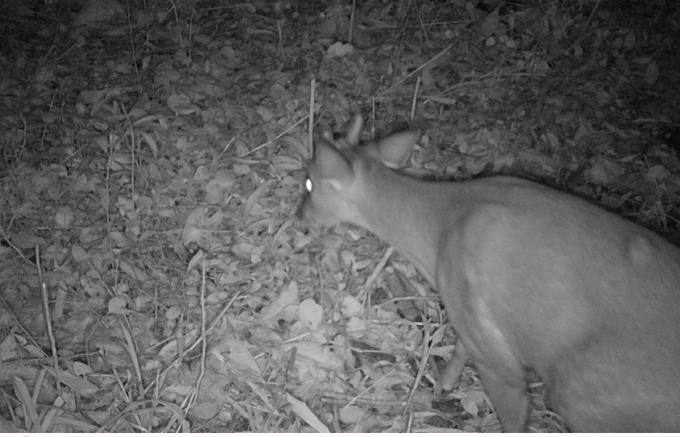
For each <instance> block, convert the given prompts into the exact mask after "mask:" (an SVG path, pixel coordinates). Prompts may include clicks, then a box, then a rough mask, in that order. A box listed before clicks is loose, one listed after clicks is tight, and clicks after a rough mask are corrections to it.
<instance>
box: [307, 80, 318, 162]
mask: <svg viewBox="0 0 680 437" xmlns="http://www.w3.org/2000/svg"><path fill="white" fill-rule="evenodd" d="M314 99H316V78H315V77H313V78H312V82H311V83H310V85H309V123H308V125H307V148H308V149H309V156H312V155H313V154H314V145H313V141H314V140H313V138H314Z"/></svg>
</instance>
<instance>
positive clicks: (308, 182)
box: [305, 178, 312, 193]
mask: <svg viewBox="0 0 680 437" xmlns="http://www.w3.org/2000/svg"><path fill="white" fill-rule="evenodd" d="M305 189H306V190H307V192H308V193H311V192H312V180H311V179H309V178H307V179H306V180H305Z"/></svg>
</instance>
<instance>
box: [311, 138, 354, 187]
mask: <svg viewBox="0 0 680 437" xmlns="http://www.w3.org/2000/svg"><path fill="white" fill-rule="evenodd" d="M314 166H315V167H316V173H317V175H318V177H319V179H320V180H325V181H327V182H330V183H331V184H332V185H333V186H336V187H337V186H338V185H342V184H343V182H345V181H348V180H351V179H352V177H353V175H354V170H352V164H351V163H350V162H349V161H348V160H347V158H345V156H344V155H343V154H342V153H340V151H339V150H338V149H336V148H335V147H333V146H332V145H331V144H329V143H328V142H326V141H319V142H318V143H317V145H316V147H315V148H314Z"/></svg>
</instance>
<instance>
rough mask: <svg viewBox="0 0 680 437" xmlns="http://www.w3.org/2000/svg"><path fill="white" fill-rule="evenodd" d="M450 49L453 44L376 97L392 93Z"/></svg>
mask: <svg viewBox="0 0 680 437" xmlns="http://www.w3.org/2000/svg"><path fill="white" fill-rule="evenodd" d="M451 47H453V43H451V44H449V45H448V46H446V47H444V49H442V50H441V51H440V52H439V53H437V54H436V55H434V56H433V57H431V58H430V59H428V60H427V61H425V62H423V63H422V64H421V65H420V66H419V67H418V68H416V69H415V70H413V71H412V72H410V73H408V74H406V75H404V76H403V77H402V78H401V79H399V80H397V81H396V82H395V83H394V84H392V86H390V87H389V88H387V89H386V90H384V91H382V92H381V93H379V94H378V96H379V97H382V96H384V95H385V94H387V93H389V92H390V91H392V89H394V88H396V87H397V86H399V85H400V84H401V83H402V82H404V81H406V80H407V79H408V78H410V77H411V76H413V75H415V74H416V73H418V72H419V71H420V70H422V69H423V68H425V67H427V66H428V65H430V64H432V63H433V62H435V61H437V60H438V59H439V58H441V57H442V56H444V54H445V53H446V52H447V51H449V49H451Z"/></svg>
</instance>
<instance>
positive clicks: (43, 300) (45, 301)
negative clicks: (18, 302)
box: [35, 246, 61, 394]
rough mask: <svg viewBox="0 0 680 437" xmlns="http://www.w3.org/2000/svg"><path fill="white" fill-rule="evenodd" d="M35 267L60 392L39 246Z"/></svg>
mask: <svg viewBox="0 0 680 437" xmlns="http://www.w3.org/2000/svg"><path fill="white" fill-rule="evenodd" d="M35 267H36V268H37V269H38V282H40V294H41V296H42V307H43V317H44V318H45V325H46V327H47V337H48V338H49V339H50V349H51V350H52V365H53V366H54V376H55V377H56V379H57V393H59V394H61V374H60V373H59V355H58V354H57V342H56V340H55V339H54V332H53V331H52V316H51V315H50V303H49V300H48V298H47V284H46V283H45V281H44V279H43V274H42V266H41V265H40V246H35Z"/></svg>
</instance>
